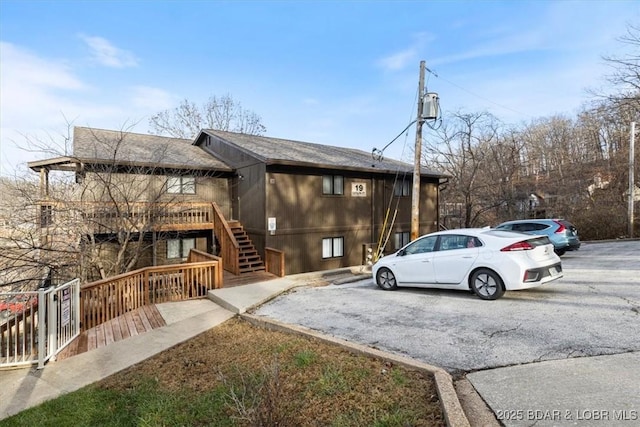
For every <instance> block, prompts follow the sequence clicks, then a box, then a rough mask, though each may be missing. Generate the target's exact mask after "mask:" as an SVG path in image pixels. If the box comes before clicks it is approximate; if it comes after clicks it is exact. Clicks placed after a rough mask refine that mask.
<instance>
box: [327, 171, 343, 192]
mask: <svg viewBox="0 0 640 427" xmlns="http://www.w3.org/2000/svg"><path fill="white" fill-rule="evenodd" d="M322 194H325V195H327V194H329V195H335V196H341V195H343V194H344V177H343V176H342V175H323V176H322Z"/></svg>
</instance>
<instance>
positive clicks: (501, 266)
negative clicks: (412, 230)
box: [373, 228, 562, 300]
mask: <svg viewBox="0 0 640 427" xmlns="http://www.w3.org/2000/svg"><path fill="white" fill-rule="evenodd" d="M561 277H562V264H561V262H560V258H559V257H558V255H556V254H555V252H554V251H553V244H552V243H551V241H550V240H549V238H548V237H546V236H533V235H530V234H524V233H518V232H512V231H500V230H495V229H489V228H466V229H458V230H447V231H440V232H437V233H431V234H427V235H425V236H422V237H419V238H418V239H416V240H414V241H413V242H411V243H409V244H407V245H406V246H404V247H403V248H402V249H400V250H399V251H397V252H396V253H394V254H391V255H387V256H385V257H382V258H380V259H379V260H378V261H377V262H376V263H375V264H374V265H373V279H374V281H375V282H376V284H377V285H378V286H379V287H381V288H382V289H384V290H394V289H396V288H397V287H398V286H411V287H425V288H426V287H428V288H439V289H459V290H467V291H468V290H471V291H473V292H474V293H475V294H476V295H477V296H478V297H480V298H482V299H485V300H494V299H498V298H500V297H501V296H502V295H504V292H505V291H513V290H519V289H527V288H532V287H535V286H540V285H542V284H545V283H548V282H551V281H553V280H557V279H559V278H561Z"/></svg>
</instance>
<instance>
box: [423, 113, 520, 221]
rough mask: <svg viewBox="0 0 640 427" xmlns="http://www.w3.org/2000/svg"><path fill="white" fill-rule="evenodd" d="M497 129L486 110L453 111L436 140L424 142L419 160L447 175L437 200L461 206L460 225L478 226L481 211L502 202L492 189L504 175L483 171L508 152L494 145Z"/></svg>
mask: <svg viewBox="0 0 640 427" xmlns="http://www.w3.org/2000/svg"><path fill="white" fill-rule="evenodd" d="M499 128H500V126H499V122H498V120H497V119H496V118H495V117H493V116H492V115H491V114H489V113H456V114H454V115H453V118H452V119H449V120H448V124H446V125H445V126H443V127H442V128H441V129H440V130H438V131H437V136H438V140H437V141H436V142H433V141H430V142H427V143H426V144H425V145H424V149H423V162H425V163H426V164H427V165H435V166H436V167H437V168H438V169H440V170H442V171H444V172H445V173H446V174H447V175H449V176H450V181H449V187H448V188H447V190H446V196H443V199H442V200H441V203H444V205H445V206H447V204H458V205H460V206H461V211H462V212H461V216H462V221H461V224H459V225H461V226H464V227H472V226H476V225H480V223H482V222H484V221H485V218H484V214H485V213H486V212H487V211H490V210H492V209H495V208H497V207H498V206H500V205H501V204H502V203H503V201H504V197H502V196H500V197H496V195H495V194H494V191H493V190H494V189H495V187H496V185H497V184H499V183H500V182H501V180H502V181H503V182H507V180H508V178H507V177H501V176H494V175H491V174H490V173H489V172H487V171H488V170H489V169H488V168H489V167H490V166H492V165H494V164H495V162H496V161H498V160H497V159H499V158H501V157H502V156H506V155H507V152H508V150H502V149H500V148H497V147H494V145H496V144H497V143H498V134H499Z"/></svg>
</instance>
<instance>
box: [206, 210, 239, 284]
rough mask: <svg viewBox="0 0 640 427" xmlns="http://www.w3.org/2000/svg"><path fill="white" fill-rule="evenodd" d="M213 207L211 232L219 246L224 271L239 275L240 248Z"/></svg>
mask: <svg viewBox="0 0 640 427" xmlns="http://www.w3.org/2000/svg"><path fill="white" fill-rule="evenodd" d="M211 206H212V207H213V217H214V221H213V231H214V233H215V235H216V237H217V238H218V243H219V244H220V256H221V257H222V260H223V264H224V269H225V270H227V271H229V272H230V273H233V274H235V275H239V274H240V261H239V256H240V246H239V245H238V242H237V241H236V238H235V237H234V236H233V232H232V231H231V228H230V227H229V224H228V223H227V220H226V219H225V218H224V215H222V212H221V211H220V208H219V207H218V205H216V204H215V203H212V204H211Z"/></svg>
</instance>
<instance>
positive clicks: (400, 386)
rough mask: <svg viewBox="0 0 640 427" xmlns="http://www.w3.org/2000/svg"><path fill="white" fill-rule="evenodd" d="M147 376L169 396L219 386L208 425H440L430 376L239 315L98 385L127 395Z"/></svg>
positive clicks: (205, 392) (201, 392) (209, 390)
mask: <svg viewBox="0 0 640 427" xmlns="http://www.w3.org/2000/svg"><path fill="white" fill-rule="evenodd" d="M149 381H151V382H153V383H154V384H155V387H157V389H158V390H160V391H162V393H166V394H172V393H185V392H186V393H188V394H189V395H192V396H202V395H213V394H212V392H213V391H214V390H218V391H219V393H218V394H216V395H219V396H221V399H222V400H223V403H222V404H220V405H219V406H220V408H222V409H221V411H222V412H223V413H224V415H223V416H224V417H226V418H225V421H223V420H222V419H221V420H220V422H214V421H213V420H209V421H211V422H212V424H210V425H247V426H251V425H255V426H258V425H264V426H276V425H277V426H361V425H367V426H375V425H377V426H441V425H445V422H444V417H443V414H442V411H441V408H440V402H439V400H438V396H437V392H436V389H435V386H434V382H433V378H432V376H431V375H428V374H425V373H422V372H418V371H412V370H408V369H405V368H403V367H399V366H392V365H390V364H389V363H388V362H385V361H382V360H379V359H374V358H368V357H365V356H358V355H354V354H351V353H349V352H347V351H346V350H344V349H341V348H339V347H336V346H332V345H328V344H326V343H322V342H319V341H318V340H312V339H308V338H305V337H300V336H297V335H290V334H286V333H283V332H277V331H271V330H267V329H263V328H259V327H256V326H252V325H250V324H249V323H247V322H245V321H242V320H241V319H238V318H236V319H232V320H230V321H228V322H226V323H224V324H222V325H220V326H218V327H215V328H213V329H211V330H209V331H207V332H205V333H203V334H201V335H199V336H197V337H195V338H193V339H190V340H189V341H186V342H184V343H182V344H180V345H177V346H175V347H173V348H171V349H169V350H167V351H164V352H162V353H160V354H158V355H157V356H155V357H152V358H150V359H148V360H146V361H144V362H142V363H139V364H138V365H135V366H133V367H131V368H129V369H127V370H125V371H122V372H120V373H118V374H116V375H113V376H112V377H109V378H107V379H106V380H104V381H102V382H101V383H99V384H98V388H100V389H107V390H109V391H115V392H118V391H119V392H127V391H129V390H132V389H135V388H137V387H140V386H141V384H145V383H149ZM212 405H213V403H212ZM196 423H197V422H195V420H194V422H193V424H196Z"/></svg>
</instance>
